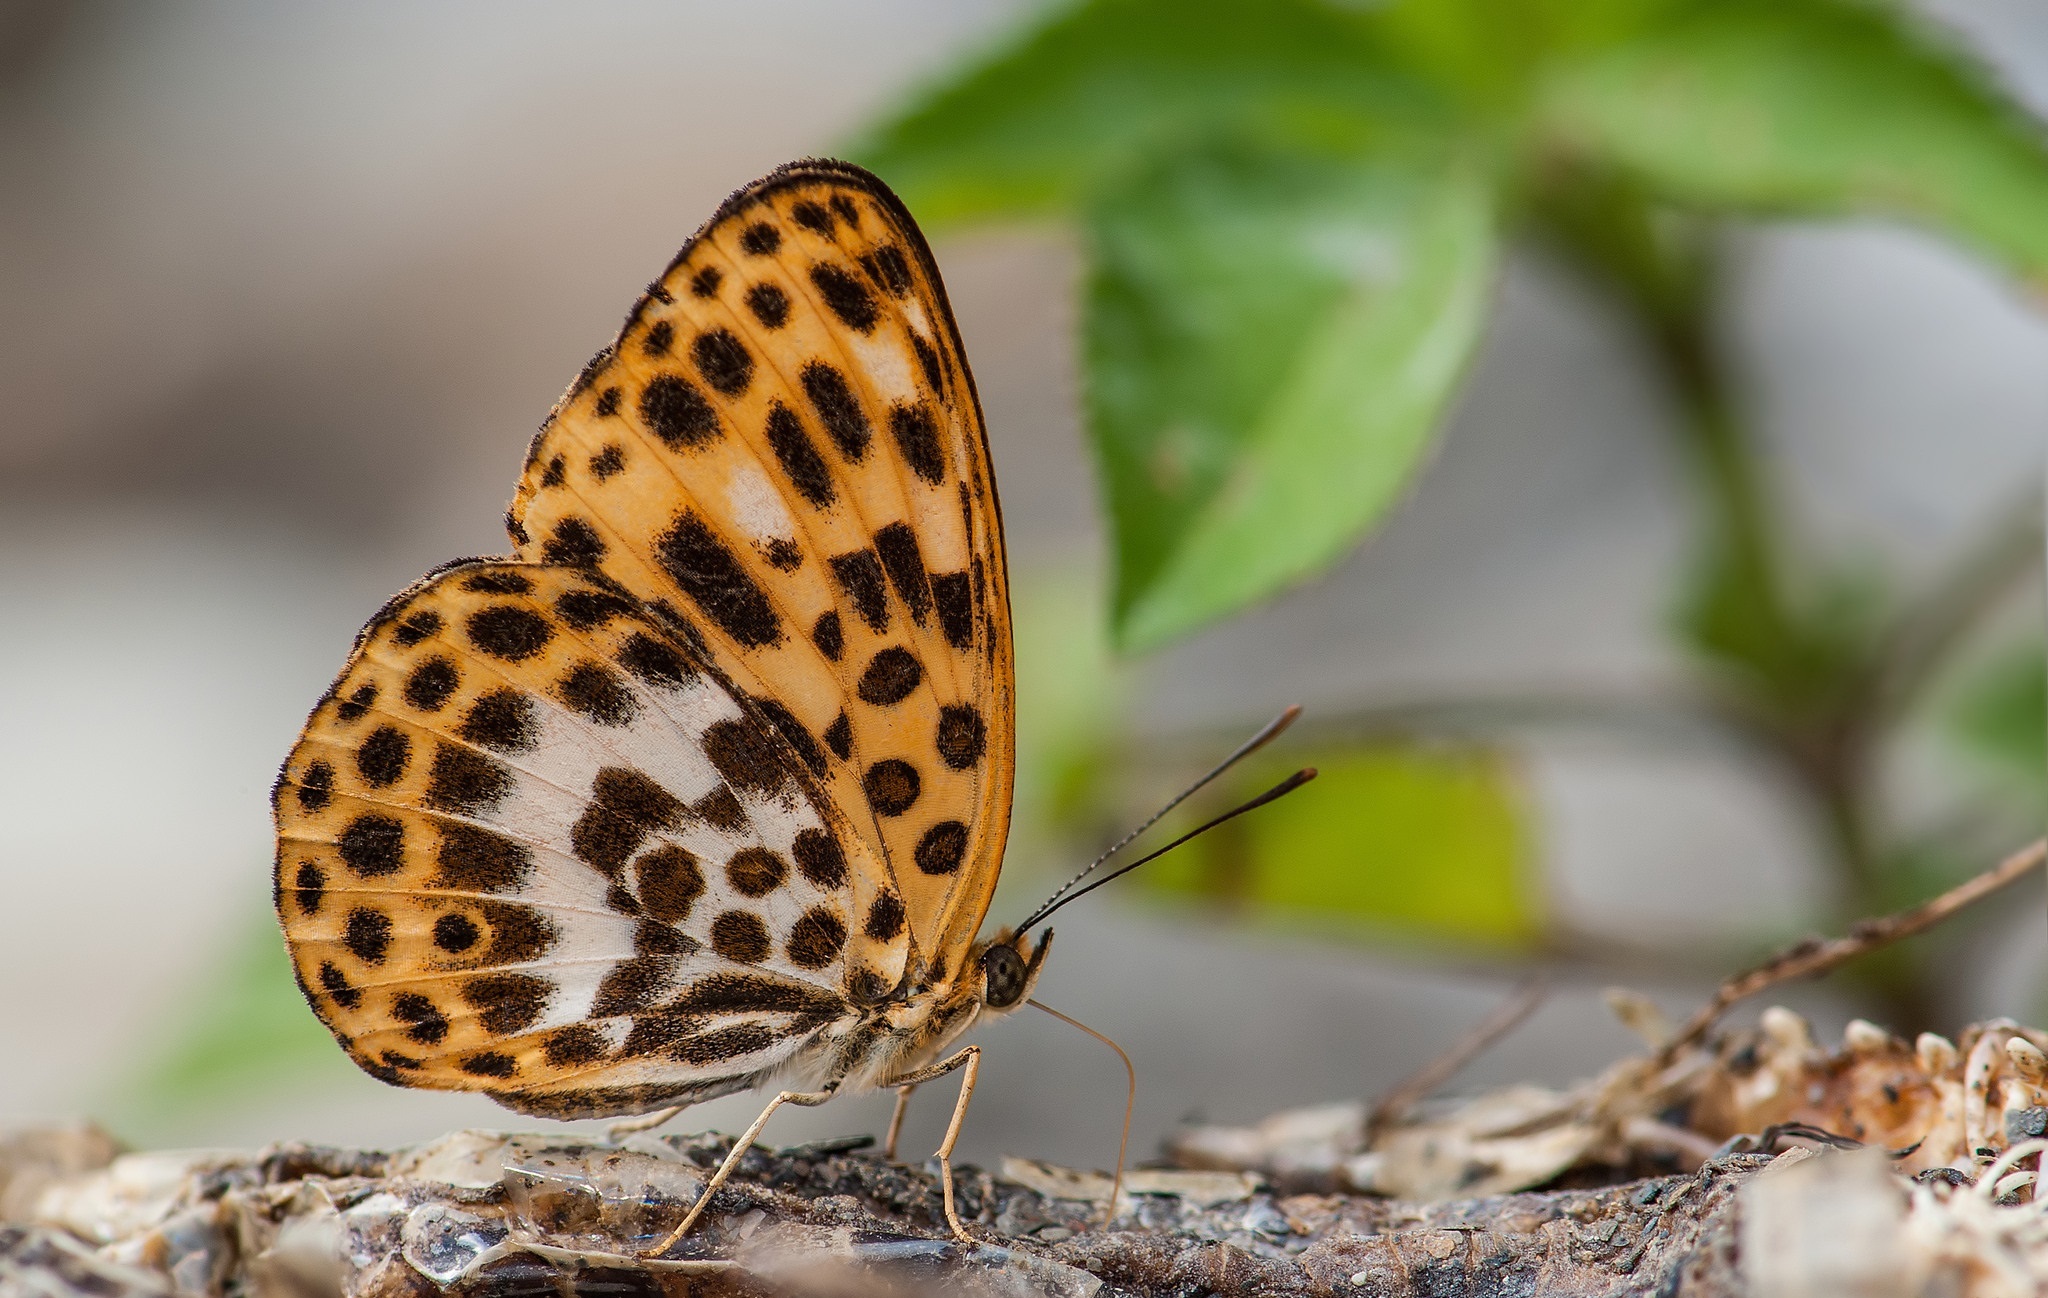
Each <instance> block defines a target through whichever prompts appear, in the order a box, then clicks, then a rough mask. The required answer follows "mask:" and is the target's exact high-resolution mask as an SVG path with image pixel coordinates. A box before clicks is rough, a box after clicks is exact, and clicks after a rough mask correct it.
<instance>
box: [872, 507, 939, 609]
mask: <svg viewBox="0 0 2048 1298" xmlns="http://www.w3.org/2000/svg"><path fill="white" fill-rule="evenodd" d="M875 549H876V550H877V551H879V552H880V554H881V556H882V567H883V568H884V569H885V570H886V571H887V572H888V574H889V584H890V585H891V586H894V587H895V588H896V594H897V595H898V596H899V597H901V598H902V600H903V603H904V606H905V607H907V608H908V609H909V610H910V616H911V619H912V620H913V621H915V622H916V623H917V624H918V625H919V626H923V625H924V623H925V619H926V618H927V617H929V616H930V615H931V611H932V588H931V582H930V580H929V579H928V578H927V577H926V575H925V567H924V555H923V553H922V552H920V551H919V550H918V548H917V533H915V532H913V531H911V530H910V525H909V524H908V523H891V524H889V525H888V526H887V527H885V528H883V529H882V530H881V531H879V532H876V533H875Z"/></svg>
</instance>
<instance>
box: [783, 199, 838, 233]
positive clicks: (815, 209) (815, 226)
mask: <svg viewBox="0 0 2048 1298" xmlns="http://www.w3.org/2000/svg"><path fill="white" fill-rule="evenodd" d="M789 219H790V220H792V221H795V222H796V223H797V224H798V225H800V226H802V227H803V228H804V229H806V230H810V231H813V232H815V233H817V234H826V235H829V234H831V233H832V213H830V212H828V211H826V210H825V209H824V208H822V207H820V206H818V205H817V204H816V203H813V202H812V201H811V200H809V199H805V200H804V201H803V202H801V203H798V204H797V205H796V206H794V207H792V208H790V209H789Z"/></svg>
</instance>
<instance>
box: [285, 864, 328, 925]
mask: <svg viewBox="0 0 2048 1298" xmlns="http://www.w3.org/2000/svg"><path fill="white" fill-rule="evenodd" d="M326 895H327V875H326V873H325V872H323V871H322V870H321V869H320V867H319V866H317V865H315V864H313V863H312V862H311V861H301V862H299V873H298V876H297V877H296V878H295V879H293V881H292V896H293V899H294V900H295V901H297V902H298V906H299V913H300V914H301V915H317V914H319V913H320V901H321V898H323V897H325V896H326Z"/></svg>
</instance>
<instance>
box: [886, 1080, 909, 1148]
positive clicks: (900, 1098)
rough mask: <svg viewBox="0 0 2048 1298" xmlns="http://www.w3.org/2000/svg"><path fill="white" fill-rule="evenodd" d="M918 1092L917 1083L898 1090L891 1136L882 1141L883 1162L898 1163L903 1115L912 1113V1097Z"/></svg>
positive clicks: (890, 1117) (891, 1122) (891, 1120)
mask: <svg viewBox="0 0 2048 1298" xmlns="http://www.w3.org/2000/svg"><path fill="white" fill-rule="evenodd" d="M916 1090H917V1085H916V1083H912V1084H911V1085H909V1086H899V1087H897V1088H896V1111H895V1112H894V1113H892V1114H890V1115H889V1135H888V1137H887V1138H886V1139H884V1140H883V1141H882V1161H883V1162H885V1163H893V1162H895V1161H896V1137H898V1136H900V1135H902V1134H903V1115H904V1114H906V1113H908V1112H910V1097H911V1095H912V1094H914V1093H915V1092H916Z"/></svg>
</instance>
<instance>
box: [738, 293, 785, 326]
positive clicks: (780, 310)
mask: <svg viewBox="0 0 2048 1298" xmlns="http://www.w3.org/2000/svg"><path fill="white" fill-rule="evenodd" d="M746 302H747V310H749V311H752V312H753V313H754V318H755V319H756V320H759V321H760V322H761V327H762V328H764V329H780V328H782V326H783V325H785V324H787V323H788V322H789V294H787V293H785V292H783V291H782V288H781V286H780V285H776V284H756V285H754V287H752V288H750V289H748V290H747V297H746Z"/></svg>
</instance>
